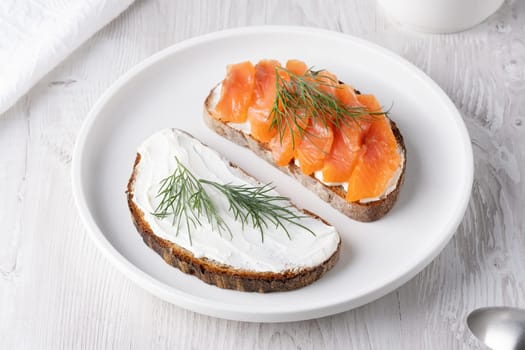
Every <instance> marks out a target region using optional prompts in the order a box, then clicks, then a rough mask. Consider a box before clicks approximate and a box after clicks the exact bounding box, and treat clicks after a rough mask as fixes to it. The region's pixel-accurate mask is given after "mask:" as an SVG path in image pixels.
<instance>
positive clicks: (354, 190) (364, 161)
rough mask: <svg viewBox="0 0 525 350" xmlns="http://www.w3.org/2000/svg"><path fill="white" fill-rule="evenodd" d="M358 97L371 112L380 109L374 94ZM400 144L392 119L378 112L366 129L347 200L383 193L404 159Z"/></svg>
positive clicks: (351, 200)
mask: <svg viewBox="0 0 525 350" xmlns="http://www.w3.org/2000/svg"><path fill="white" fill-rule="evenodd" d="M358 100H359V102H361V103H362V104H364V105H366V107H367V108H368V109H369V110H370V111H371V112H378V111H381V106H380V105H379V103H378V102H377V100H376V98H375V97H374V96H373V95H361V96H358ZM397 148H398V146H397V140H396V138H395V136H394V133H393V132H392V128H391V126H390V121H389V120H388V119H387V118H386V117H385V116H384V115H375V116H374V118H373V121H372V122H371V123H370V127H369V128H368V130H367V131H366V133H364V137H363V145H362V149H363V150H362V153H361V154H360V156H359V159H358V160H357V164H356V165H355V168H354V170H353V172H352V175H351V176H350V179H349V181H348V192H347V194H346V200H347V201H349V202H354V201H358V200H361V199H364V198H376V197H380V196H381V195H382V194H383V193H384V191H385V190H386V188H387V185H388V182H389V181H390V179H391V178H392V177H393V176H394V174H395V172H396V171H397V170H398V169H399V166H400V163H401V156H400V155H399V153H398V149H397Z"/></svg>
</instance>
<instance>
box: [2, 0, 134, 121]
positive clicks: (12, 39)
mask: <svg viewBox="0 0 525 350" xmlns="http://www.w3.org/2000/svg"><path fill="white" fill-rule="evenodd" d="M132 2H133V0H24V1H20V0H2V1H0V113H3V112H4V111H6V110H7V109H8V108H9V107H10V106H11V105H13V104H14V103H15V102H16V101H17V100H18V99H19V98H20V97H21V96H23V95H24V94H25V93H26V92H27V91H28V90H29V89H30V88H31V87H32V86H33V85H34V84H35V83H36V82H38V81H39V80H40V79H41V78H42V77H43V76H44V75H45V74H46V73H48V72H49V71H50V70H51V69H53V68H54V67H55V66H56V65H57V64H58V63H60V62H61V61H62V60H63V59H64V58H66V57H67V56H68V55H69V54H70V53H71V52H72V51H73V50H75V49H76V48H77V47H79V46H80V45H81V44H82V43H83V42H84V41H86V40H87V39H88V38H89V37H91V36H92V35H93V34H94V33H96V32H97V31H98V30H99V29H101V28H102V27H103V26H105V25H106V24H107V23H108V22H110V21H111V20H112V19H113V18H115V17H116V16H118V15H119V14H120V13H121V12H122V11H124V10H125V9H126V8H127V7H128V6H129V5H130V4H131V3H132Z"/></svg>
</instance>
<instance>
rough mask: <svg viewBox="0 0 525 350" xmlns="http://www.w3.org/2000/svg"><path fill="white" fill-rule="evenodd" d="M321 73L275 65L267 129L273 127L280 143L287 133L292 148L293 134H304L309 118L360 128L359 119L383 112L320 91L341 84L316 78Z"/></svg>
mask: <svg viewBox="0 0 525 350" xmlns="http://www.w3.org/2000/svg"><path fill="white" fill-rule="evenodd" d="M321 72H322V70H320V71H315V70H313V69H312V68H310V69H308V70H307V71H306V72H305V73H304V74H303V75H297V74H294V73H292V72H291V71H290V70H288V69H286V68H283V67H275V74H276V82H275V84H276V96H275V100H274V103H273V106H272V110H271V112H270V118H271V120H272V122H271V125H270V128H276V129H277V132H278V133H279V138H280V140H281V142H282V140H283V137H284V135H285V133H287V132H289V133H290V134H291V141H292V147H293V148H295V136H298V137H300V138H302V137H303V135H305V133H306V128H307V127H308V125H309V121H310V120H311V121H312V122H317V123H321V124H322V125H323V126H324V127H326V128H327V127H328V126H329V125H333V126H334V127H335V128H341V127H342V126H350V125H355V126H356V127H361V126H360V125H359V120H373V119H374V116H375V115H384V114H386V113H387V112H381V111H369V110H368V109H367V108H366V107H362V106H349V105H346V104H344V103H341V102H340V101H339V100H338V99H337V98H336V97H335V96H334V95H332V94H330V93H328V92H326V91H323V87H330V88H335V89H340V88H342V87H341V84H340V83H339V81H337V80H335V79H333V78H331V77H329V76H323V77H322V79H318V75H319V74H320V73H321ZM283 73H284V74H283ZM307 136H309V135H307Z"/></svg>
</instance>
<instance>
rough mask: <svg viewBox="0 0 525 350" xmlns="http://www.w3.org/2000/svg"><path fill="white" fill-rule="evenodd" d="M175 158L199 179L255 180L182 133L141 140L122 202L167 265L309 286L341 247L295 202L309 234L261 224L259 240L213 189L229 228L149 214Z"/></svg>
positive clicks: (211, 278) (217, 281) (262, 284)
mask: <svg viewBox="0 0 525 350" xmlns="http://www.w3.org/2000/svg"><path fill="white" fill-rule="evenodd" d="M175 158H177V159H179V160H180V162H181V163H184V164H185V166H186V167H188V168H187V169H190V170H191V171H192V172H193V175H194V176H196V177H199V178H206V179H208V180H212V179H213V180H214V181H222V182H223V183H235V184H250V185H252V184H257V182H256V180H255V179H253V178H252V177H250V176H249V175H247V174H246V173H244V172H243V171H242V170H241V169H239V168H238V167H237V166H235V165H234V164H232V163H230V162H228V161H227V160H225V159H224V158H222V157H221V156H220V155H219V154H218V153H217V152H215V151H214V150H212V149H210V148H209V147H207V146H205V145H204V144H202V143H201V142H200V141H198V140H197V139H195V138H193V137H192V136H191V135H189V134H187V133H186V132H184V131H181V130H177V129H165V130H161V131H159V132H157V133H155V134H153V135H151V136H150V137H149V138H148V139H146V140H145V141H144V142H143V143H142V145H141V146H140V147H139V149H138V151H137V156H136V159H135V163H134V165H133V171H132V174H131V177H130V179H129V182H128V185H127V191H126V192H127V201H128V206H129V210H130V212H131V216H132V220H133V223H134V225H135V227H136V228H137V230H138V232H139V233H140V235H141V236H142V239H143V241H144V243H145V244H146V245H147V246H148V247H150V248H151V249H153V250H154V251H155V252H156V253H158V254H159V255H160V256H161V257H162V259H164V261H165V262H166V263H168V264H169V265H171V266H173V267H176V268H178V269H179V270H180V271H182V272H184V273H186V274H190V275H194V276H196V277H197V278H199V279H200V280H202V281H204V282H206V283H208V284H212V285H216V286H217V287H220V288H226V289H234V290H239V291H248V292H277V291H285V290H292V289H297V288H301V287H304V286H306V285H308V284H311V283H313V282H315V281H316V280H318V279H319V278H321V277H322V276H323V275H324V274H325V273H326V272H327V271H329V270H330V269H331V268H332V267H333V266H334V265H335V264H336V262H337V260H338V258H339V253H340V247H341V240H340V237H339V235H338V233H337V231H336V229H335V228H334V227H333V226H330V225H329V224H327V223H326V222H325V221H323V220H322V219H321V218H319V217H318V216H316V215H315V214H312V213H310V212H307V211H301V210H299V209H297V208H295V207H289V208H292V210H294V211H295V212H297V213H299V214H300V215H299V216H298V218H299V219H298V220H300V221H299V223H300V224H301V225H305V227H308V228H311V230H312V231H313V232H307V231H306V230H304V229H303V228H302V227H299V226H298V225H295V226H294V225H293V224H290V223H286V224H287V225H288V226H287V227H288V231H286V232H283V229H282V228H281V229H280V228H278V227H274V225H268V226H266V227H265V230H264V237H265V239H262V236H261V235H262V234H263V233H262V232H261V233H259V231H258V230H257V229H255V228H253V227H251V226H250V225H249V224H247V223H240V222H238V221H236V219H235V218H234V217H233V215H232V214H231V213H229V211H228V209H227V204H225V203H223V202H224V198H222V197H220V193H219V194H217V193H216V191H215V192H214V190H213V188H206V190H207V191H209V195H210V196H212V195H213V194H215V197H213V203H214V205H215V206H216V207H217V210H218V212H220V213H221V215H224V216H223V220H224V222H226V223H227V224H228V225H229V227H230V228H231V232H230V233H231V234H228V233H225V232H222V233H221V232H220V231H219V232H217V228H216V227H215V228H214V226H213V225H210V224H209V223H208V222H207V221H206V218H205V217H201V218H200V219H199V220H198V221H199V224H198V225H195V227H193V228H192V229H191V234H190V231H188V232H185V231H184V230H185V229H186V225H185V224H183V225H181V226H180V227H176V226H174V223H175V222H176V221H177V220H176V219H177V218H172V217H169V216H159V215H156V214H155V213H154V212H155V211H156V210H155V208H156V206H157V203H156V201H158V191H159V186H160V185H159V183H162V179H163V178H165V177H166V176H169V174H172V173H173V169H174V164H176V163H174V159H175ZM210 169H211V170H213V171H210ZM272 193H273V190H272ZM275 194H277V193H275ZM179 195H180V194H179ZM281 198H282V197H281ZM221 203H222V204H221ZM228 215H229V216H228ZM189 227H191V225H190V226H188V229H189ZM294 228H295V229H294ZM260 234H261V235H260Z"/></svg>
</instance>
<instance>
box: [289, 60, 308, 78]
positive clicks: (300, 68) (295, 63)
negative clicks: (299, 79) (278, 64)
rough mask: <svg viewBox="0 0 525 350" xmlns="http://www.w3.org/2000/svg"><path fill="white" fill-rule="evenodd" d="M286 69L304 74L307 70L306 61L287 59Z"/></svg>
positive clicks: (297, 73)
mask: <svg viewBox="0 0 525 350" xmlns="http://www.w3.org/2000/svg"><path fill="white" fill-rule="evenodd" d="M286 69H287V70H289V71H290V72H291V73H293V74H295V75H299V76H301V75H304V73H306V71H307V70H308V66H307V65H306V63H304V62H303V61H300V60H288V61H287V62H286Z"/></svg>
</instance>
